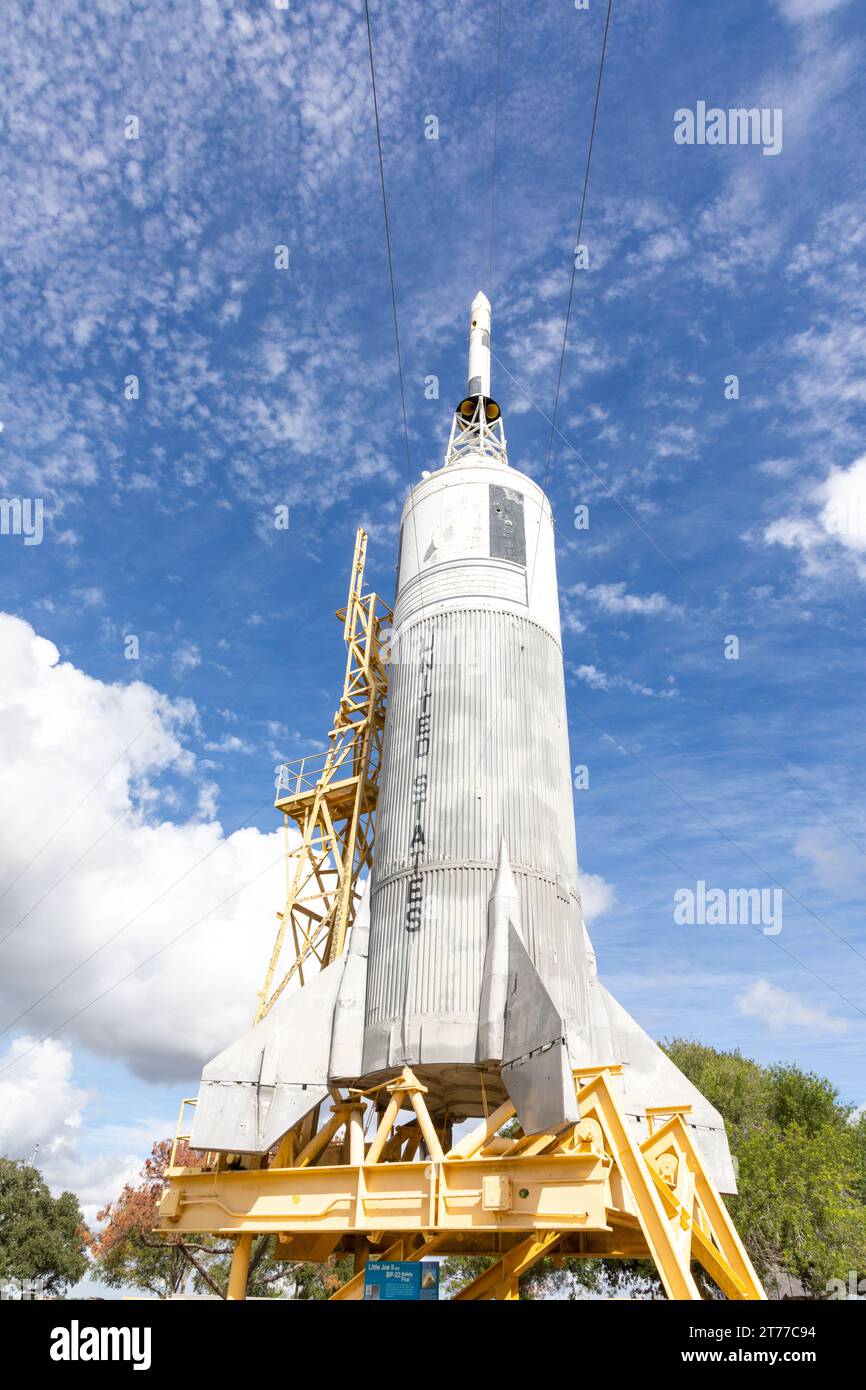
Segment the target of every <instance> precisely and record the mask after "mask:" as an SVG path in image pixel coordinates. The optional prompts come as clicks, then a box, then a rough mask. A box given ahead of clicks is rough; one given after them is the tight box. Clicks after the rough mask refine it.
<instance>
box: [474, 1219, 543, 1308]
mask: <svg viewBox="0 0 866 1390" xmlns="http://www.w3.org/2000/svg"><path fill="white" fill-rule="evenodd" d="M561 1239H562V1232H561V1231H543V1232H541V1233H540V1234H539V1235H536V1236H530V1237H529V1238H528V1239H527V1240H524V1241H522V1242H521V1244H520V1245H515V1246H514V1248H513V1249H512V1250H509V1251H508V1252H507V1253H506V1254H505V1255H503V1256H502V1258H501V1259H499V1260H497V1261H496V1264H494V1265H491V1266H490V1268H489V1269H486V1270H485V1271H484V1273H483V1274H479V1275H478V1278H477V1279H473V1280H472V1283H471V1284H467V1286H466V1288H465V1289H461V1290H460V1292H459V1293H456V1294H455V1295H454V1300H455V1302H459V1301H461V1300H467V1299H504V1298H516V1297H519V1296H520V1295H519V1294H516V1293H514V1292H513V1286H514V1285H515V1284H516V1283H517V1280H518V1279H519V1278H520V1276H521V1274H525V1273H526V1271H527V1270H528V1269H531V1267H532V1266H533V1265H534V1264H536V1263H537V1262H538V1261H539V1260H540V1259H542V1258H543V1257H544V1256H545V1255H547V1254H548V1253H549V1252H550V1251H551V1250H552V1249H553V1247H554V1246H555V1245H556V1244H557V1242H558V1241H560V1240H561Z"/></svg>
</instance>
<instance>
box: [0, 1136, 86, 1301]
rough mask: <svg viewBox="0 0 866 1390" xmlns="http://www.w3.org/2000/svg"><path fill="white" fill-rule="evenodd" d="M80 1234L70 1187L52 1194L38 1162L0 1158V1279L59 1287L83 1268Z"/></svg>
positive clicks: (78, 1213) (83, 1235)
mask: <svg viewBox="0 0 866 1390" xmlns="http://www.w3.org/2000/svg"><path fill="white" fill-rule="evenodd" d="M86 1240H87V1228H86V1227H85V1224H84V1218H83V1217H82V1215H81V1208H80V1207H79V1205H78V1200H77V1198H76V1197H75V1195H74V1194H73V1193H72V1192H61V1194H60V1196H59V1197H52V1196H51V1193H50V1192H49V1190H48V1187H47V1185H46V1183H45V1180H44V1178H43V1177H42V1174H41V1173H40V1172H39V1170H38V1168H30V1167H28V1166H27V1165H26V1164H24V1163H16V1162H15V1160H14V1159H11V1158H0V1281H6V1280H10V1279H17V1280H20V1281H22V1282H24V1283H29V1282H30V1281H33V1280H39V1281H40V1282H41V1283H42V1285H43V1287H44V1288H45V1289H47V1290H48V1291H49V1292H50V1293H59V1292H62V1290H63V1289H64V1288H65V1287H66V1285H67V1284H75V1283H77V1282H78V1280H79V1279H80V1278H82V1276H83V1275H84V1273H85V1271H86V1270H87V1254H86Z"/></svg>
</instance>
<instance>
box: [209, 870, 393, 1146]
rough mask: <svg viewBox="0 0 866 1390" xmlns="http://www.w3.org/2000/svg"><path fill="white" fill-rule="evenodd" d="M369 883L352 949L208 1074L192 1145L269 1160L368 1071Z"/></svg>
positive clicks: (279, 1005) (287, 997) (285, 998)
mask: <svg viewBox="0 0 866 1390" xmlns="http://www.w3.org/2000/svg"><path fill="white" fill-rule="evenodd" d="M368 885H369V880H368V883H367V884H366V885H365V889H364V892H363V894H362V897H361V900H360V902H359V903H358V907H357V910H356V913H355V921H354V923H353V926H352V933H351V936H350V938H349V949H348V951H347V952H346V954H345V955H344V956H343V957H342V958H341V959H340V960H335V961H332V963H331V964H330V965H329V966H327V967H326V968H325V969H324V970H323V971H322V972H321V974H319V975H316V976H315V978H314V979H312V980H310V981H309V983H308V984H305V985H304V986H303V987H302V988H301V989H298V990H295V992H294V993H293V994H284V995H281V996H280V998H279V999H278V1000H277V1002H276V1004H275V1005H274V1007H273V1008H272V1009H271V1010H270V1012H269V1013H267V1014H266V1015H265V1017H264V1018H263V1019H261V1021H260V1022H259V1023H256V1024H254V1025H253V1027H252V1028H250V1029H249V1030H248V1031H247V1032H246V1033H244V1035H243V1037H241V1038H238V1040H237V1042H234V1043H232V1044H231V1046H229V1047H227V1048H226V1049H225V1050H224V1051H223V1052H221V1053H220V1054H219V1055H218V1056H217V1057H214V1059H213V1061H211V1062H208V1064H207V1066H206V1067H205V1069H204V1071H203V1072H202V1079H201V1085H200V1087H199V1093H198V1104H197V1105H196V1109H195V1119H194V1121H193V1128H192V1136H191V1138H190V1144H191V1146H192V1147H193V1148H195V1149H213V1150H215V1151H218V1152H227V1153H254V1154H262V1153H267V1151H268V1149H270V1148H271V1147H272V1146H273V1145H274V1144H276V1143H277V1142H278V1141H279V1140H280V1139H281V1138H282V1137H283V1135H284V1134H285V1133H286V1131H287V1130H289V1129H291V1127H292V1125H294V1124H297V1122H298V1120H300V1119H303V1117H304V1115H306V1114H308V1113H309V1111H310V1110H312V1109H313V1107H314V1106H316V1105H319V1104H320V1103H321V1102H322V1101H323V1100H325V1099H326V1097H327V1095H328V1085H329V1081H330V1079H331V1077H332V1076H337V1075H339V1076H341V1077H343V1076H347V1077H349V1078H350V1079H351V1080H354V1079H355V1078H356V1077H357V1075H358V1074H359V1072H360V1069H361V1043H362V1034H363V1027H364V1000H365V994H366V986H367V934H368V930H369V921H370V906H369V888H368Z"/></svg>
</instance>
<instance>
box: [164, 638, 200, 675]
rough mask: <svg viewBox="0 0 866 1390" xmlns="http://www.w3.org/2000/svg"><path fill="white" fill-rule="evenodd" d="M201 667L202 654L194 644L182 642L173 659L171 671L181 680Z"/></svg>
mask: <svg viewBox="0 0 866 1390" xmlns="http://www.w3.org/2000/svg"><path fill="white" fill-rule="evenodd" d="M197 666H201V653H200V651H199V649H198V647H197V646H196V644H195V643H194V642H182V643H181V645H180V646H179V647H178V649H177V651H176V652H175V653H174V656H173V657H172V659H171V669H172V672H173V673H174V675H175V676H176V677H177V679H178V680H180V679H181V678H182V677H183V676H185V675H187V674H188V673H189V672H190V671H194V670H195V669H196V667H197Z"/></svg>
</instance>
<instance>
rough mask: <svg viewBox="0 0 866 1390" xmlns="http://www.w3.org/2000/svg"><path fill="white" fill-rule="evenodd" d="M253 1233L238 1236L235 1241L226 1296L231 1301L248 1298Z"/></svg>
mask: <svg viewBox="0 0 866 1390" xmlns="http://www.w3.org/2000/svg"><path fill="white" fill-rule="evenodd" d="M252 1243H253V1238H252V1235H251V1234H250V1235H242V1236H238V1238H237V1240H236V1241H235V1249H234V1254H233V1255H232V1267H231V1272H230V1274H229V1288H228V1293H227V1294H226V1298H227V1299H228V1300H230V1301H232V1302H233V1301H235V1300H236V1299H241V1298H246V1296H247V1275H248V1274H249V1272H250V1249H251V1248H252Z"/></svg>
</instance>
